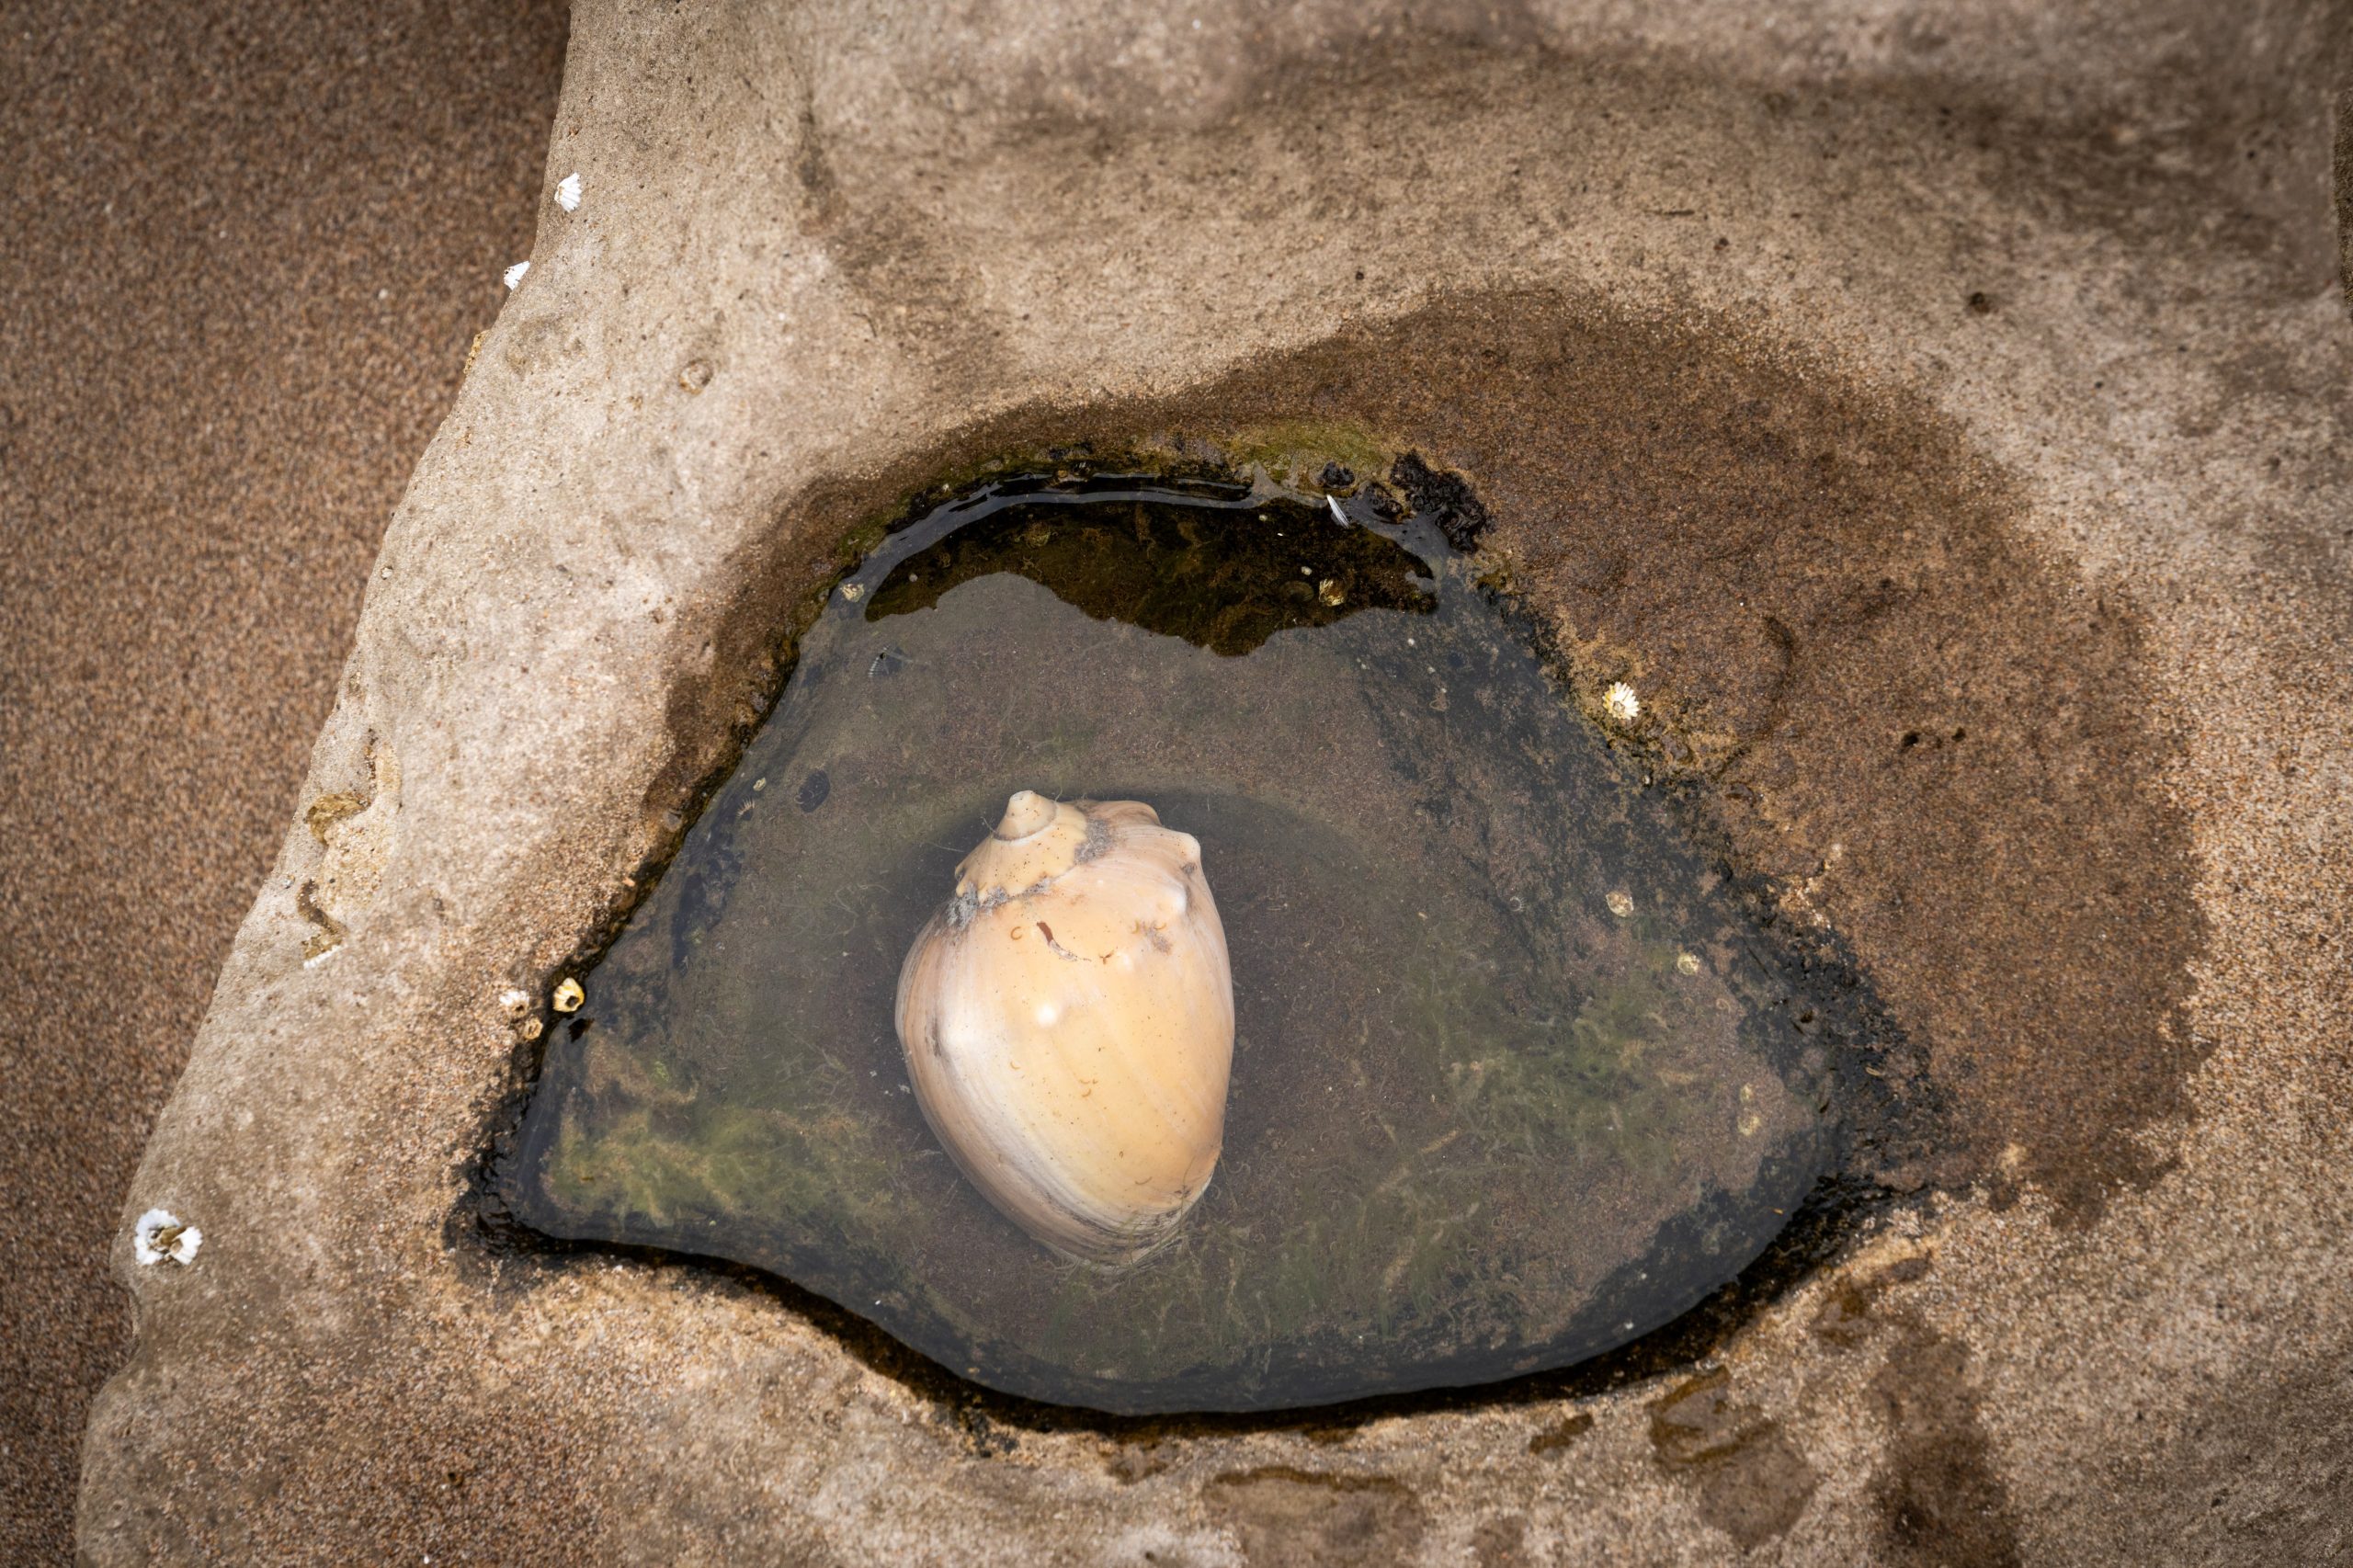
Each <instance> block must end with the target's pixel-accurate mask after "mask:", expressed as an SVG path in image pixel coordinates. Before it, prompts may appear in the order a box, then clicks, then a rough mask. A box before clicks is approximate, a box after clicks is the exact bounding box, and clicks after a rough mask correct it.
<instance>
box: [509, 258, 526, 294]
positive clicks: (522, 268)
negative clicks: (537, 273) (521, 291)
mask: <svg viewBox="0 0 2353 1568" xmlns="http://www.w3.org/2000/svg"><path fill="white" fill-rule="evenodd" d="M530 270H531V264H530V263H529V262H528V261H518V262H517V263H516V264H515V265H514V266H512V267H508V268H507V269H506V290H507V292H509V293H512V292H514V291H515V290H516V288H517V286H519V285H520V284H521V283H522V281H523V274H525V273H526V272H529V271H530Z"/></svg>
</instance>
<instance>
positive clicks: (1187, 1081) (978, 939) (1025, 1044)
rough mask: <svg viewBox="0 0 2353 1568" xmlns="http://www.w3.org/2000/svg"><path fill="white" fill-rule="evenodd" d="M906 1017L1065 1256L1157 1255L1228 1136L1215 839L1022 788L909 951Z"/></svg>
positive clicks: (960, 1143) (935, 1118)
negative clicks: (1210, 848) (1206, 843)
mask: <svg viewBox="0 0 2353 1568" xmlns="http://www.w3.org/2000/svg"><path fill="white" fill-rule="evenodd" d="M897 1023H898V1030H899V1045H900V1048H901V1049H902V1050H904V1051H905V1052H906V1058H907V1074H908V1079H909V1082H910V1083H911V1084H912V1085H913V1087H914V1089H915V1101H916V1103H917V1104H918V1105H920V1106H921V1107H922V1108H923V1113H924V1117H925V1119H926V1120H927V1121H929V1122H930V1123H931V1128H932V1131H934V1132H935V1133H937V1134H938V1138H939V1142H941V1143H942V1144H943V1145H944V1146H945V1147H946V1148H947V1150H948V1153H949V1155H950V1156H951V1157H952V1158H953V1159H954V1160H955V1162H956V1165H957V1166H958V1168H959V1169H961V1171H962V1172H963V1173H964V1175H965V1176H968V1177H970V1178H971V1180H972V1185H973V1186H975V1187H979V1188H980V1189H981V1191H982V1192H983V1193H985V1194H986V1195H987V1196H988V1199H989V1200H990V1201H991V1202H993V1203H995V1205H996V1206H997V1207H998V1208H999V1209H1000V1210H1004V1211H1005V1213H1006V1215H1007V1216H1008V1217H1009V1218H1011V1219H1012V1220H1013V1221H1015V1222H1016V1223H1017V1224H1018V1225H1020V1226H1021V1228H1022V1229H1023V1230H1025V1231H1028V1232H1029V1233H1030V1234H1031V1235H1032V1236H1035V1237H1036V1238H1037V1239H1038V1240H1040V1241H1041V1242H1043V1243H1045V1244H1046V1245H1048V1246H1050V1247H1051V1248H1053V1249H1054V1250H1055V1251H1057V1252H1060V1253H1063V1254H1065V1255H1067V1256H1072V1257H1075V1258H1080V1259H1083V1260H1086V1261H1089V1262H1095V1263H1123V1262H1128V1261H1131V1260H1132V1259H1134V1258H1137V1257H1141V1256H1143V1255H1144V1254H1145V1253H1147V1252H1149V1251H1151V1250H1152V1249H1153V1248H1154V1246H1156V1245H1158V1244H1160V1243H1161V1242H1163V1241H1165V1240H1166V1239H1167V1238H1168V1237H1169V1236H1170V1235H1172V1234H1173V1233H1175V1231H1176V1224H1177V1221H1180V1220H1182V1219H1183V1218H1184V1216H1185V1212H1186V1210H1189V1209H1190V1208H1191V1207H1192V1206H1193V1204H1194V1202H1195V1201H1196V1200H1197V1199H1199V1197H1200V1196H1201V1192H1202V1189H1203V1188H1205V1187H1208V1186H1209V1180H1210V1173H1211V1171H1212V1170H1214V1169H1215V1168H1216V1166H1217V1157H1218V1152H1219V1150H1220V1148H1221V1147H1222V1143H1223V1142H1224V1136H1225V1089H1226V1079H1227V1077H1228V1075H1229V1074H1230V1073H1231V1072H1232V1070H1233V976H1232V972H1231V971H1230V970H1229V969H1228V967H1227V962H1226V952H1225V928H1224V927H1223V926H1222V925H1220V924H1219V922H1218V917H1217V904H1216V903H1215V902H1214V901H1213V900H1212V899H1211V897H1210V888H1209V882H1208V881H1207V879H1205V878H1204V877H1203V876H1202V874H1201V846H1200V844H1199V841H1198V840H1197V839H1195V838H1194V837H1193V836H1192V835H1190V834H1185V833H1177V832H1175V831H1173V830H1171V829H1169V828H1165V827H1163V826H1161V825H1160V816H1159V813H1158V812H1154V810H1153V809H1152V808H1151V807H1150V806H1147V805H1145V804H1143V803H1142V801H1076V802H1057V801H1050V800H1048V799H1047V798H1046V797H1044V796H1042V795H1039V794H1035V793H1033V792H1031V791H1030V790H1022V791H1020V792H1019V793H1018V794H1016V795H1015V796H1014V797H1013V798H1012V799H1011V800H1010V801H1007V802H1006V808H1005V817H1004V820H1002V821H1001V822H999V823H998V824H997V825H996V831H995V832H994V833H992V834H991V835H989V836H988V838H987V839H986V840H985V841H983V843H982V845H981V846H980V847H979V848H977V849H975V850H973V851H972V854H970V855H968V856H966V857H965V858H964V859H963V862H962V863H961V865H959V866H958V867H957V868H956V892H955V896H954V897H953V898H952V899H950V900H949V903H948V906H947V907H946V908H945V909H943V910H941V911H940V912H939V913H938V915H933V916H932V918H931V920H930V922H929V923H928V924H927V925H926V926H924V928H923V931H922V933H921V934H920V935H918V936H917V937H915V946H914V947H913V948H912V949H909V951H908V953H907V960H906V963H905V965H904V967H903V968H902V969H901V970H900V971H899V995H898V1006H897Z"/></svg>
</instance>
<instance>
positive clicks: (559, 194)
mask: <svg viewBox="0 0 2353 1568" xmlns="http://www.w3.org/2000/svg"><path fill="white" fill-rule="evenodd" d="M555 204H556V205H557V206H558V207H561V208H563V210H565V211H566V212H577V211H578V210H580V176H579V175H578V174H576V173H575V174H568V175H566V176H563V178H562V179H560V180H558V181H557V182H556V187H555Z"/></svg>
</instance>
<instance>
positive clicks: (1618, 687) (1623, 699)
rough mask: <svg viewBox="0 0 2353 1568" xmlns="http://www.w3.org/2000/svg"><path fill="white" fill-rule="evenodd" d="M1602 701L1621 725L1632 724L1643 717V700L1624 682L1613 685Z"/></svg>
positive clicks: (1610, 714)
mask: <svg viewBox="0 0 2353 1568" xmlns="http://www.w3.org/2000/svg"><path fill="white" fill-rule="evenodd" d="M1601 700H1602V701H1603V702H1604V703H1606V704H1607V705H1608V709H1609V716H1610V717H1611V718H1613V719H1615V720H1617V721H1618V722H1620V723H1621V724H1631V723H1632V722H1634V721H1635V720H1636V719H1639V718H1641V717H1642V713H1643V699H1641V698H1639V697H1636V696H1635V695H1634V688H1633V687H1631V686H1628V685H1627V684H1626V683H1625V682H1624V681H1622V680H1621V681H1618V682H1615V683H1614V684H1612V685H1611V687H1609V689H1608V691H1607V692H1605V693H1603V695H1602V699H1601Z"/></svg>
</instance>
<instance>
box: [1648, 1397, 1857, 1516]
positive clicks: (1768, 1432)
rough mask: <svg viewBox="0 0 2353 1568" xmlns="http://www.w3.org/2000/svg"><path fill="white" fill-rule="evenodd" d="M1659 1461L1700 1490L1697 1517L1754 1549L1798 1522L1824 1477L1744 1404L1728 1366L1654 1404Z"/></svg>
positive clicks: (1777, 1427) (1774, 1423)
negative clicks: (1734, 1391) (1734, 1386)
mask: <svg viewBox="0 0 2353 1568" xmlns="http://www.w3.org/2000/svg"><path fill="white" fill-rule="evenodd" d="M1651 1447H1652V1449H1653V1450H1654V1452H1655V1454H1656V1455H1657V1458H1658V1462H1659V1463H1660V1465H1662V1466H1663V1467H1665V1470H1666V1471H1668V1472H1669V1473H1670V1474H1673V1475H1676V1476H1678V1477H1680V1478H1681V1479H1683V1480H1684V1481H1686V1482H1687V1483H1689V1484H1690V1485H1691V1486H1692V1487H1693V1488H1694V1489H1695V1490H1696V1492H1697V1493H1698V1495H1699V1516H1700V1517H1702V1518H1704V1519H1706V1520H1707V1521H1708V1523H1710V1524H1711V1525H1713V1526H1715V1527H1716V1528H1718V1529H1720V1530H1722V1531H1723V1532H1724V1533H1725V1534H1726V1535H1728V1536H1730V1537H1732V1539H1733V1542H1734V1543H1735V1544H1736V1545H1738V1546H1739V1548H1740V1549H1741V1550H1742V1551H1755V1550H1756V1548H1758V1547H1760V1546H1762V1545H1764V1544H1765V1543H1766V1542H1767V1541H1768V1540H1772V1539H1774V1538H1775V1537H1776V1536H1779V1535H1780V1534H1782V1533H1783V1532H1784V1531H1786V1530H1787V1529H1788V1528H1790V1526H1791V1525H1793V1524H1795V1523H1797V1521H1798V1516H1800V1515H1801V1514H1802V1513H1804V1512H1805V1507H1806V1505H1807V1504H1808V1503H1809V1502H1811V1501H1813V1492H1814V1488H1815V1487H1816V1486H1818V1485H1820V1484H1821V1480H1822V1478H1821V1476H1820V1475H1819V1474H1817V1473H1816V1472H1815V1471H1814V1468H1813V1465H1811V1464H1809V1463H1808V1462H1806V1458H1805V1456H1804V1455H1803V1454H1802V1453H1801V1452H1799V1451H1798V1448H1797V1445H1796V1444H1794V1443H1793V1442H1791V1441H1790V1437H1789V1435H1788V1434H1787V1433H1786V1432H1784V1431H1783V1430H1782V1429H1781V1426H1780V1423H1779V1422H1778V1421H1775V1420H1773V1419H1772V1418H1770V1417H1769V1416H1766V1415H1760V1414H1759V1413H1757V1412H1756V1411H1755V1410H1753V1409H1751V1408H1749V1407H1748V1406H1746V1405H1745V1404H1743V1403H1741V1402H1740V1401H1739V1400H1738V1399H1737V1398H1736V1397H1735V1396H1734V1394H1733V1388H1732V1378H1731V1375H1730V1374H1729V1373H1728V1372H1726V1371H1724V1370H1723V1369H1722V1368H1718V1369H1714V1370H1712V1371H1708V1372H1703V1373H1701V1374H1700V1375H1699V1376H1698V1377H1696V1378H1692V1379H1689V1380H1688V1381H1685V1382H1683V1383H1680V1384H1678V1385H1677V1387H1675V1388H1674V1389H1673V1390H1671V1391H1669V1392H1667V1393H1666V1394H1665V1397H1663V1398H1661V1399H1659V1400H1658V1401H1657V1402H1656V1403H1654V1404H1653V1405H1652V1406H1651Z"/></svg>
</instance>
